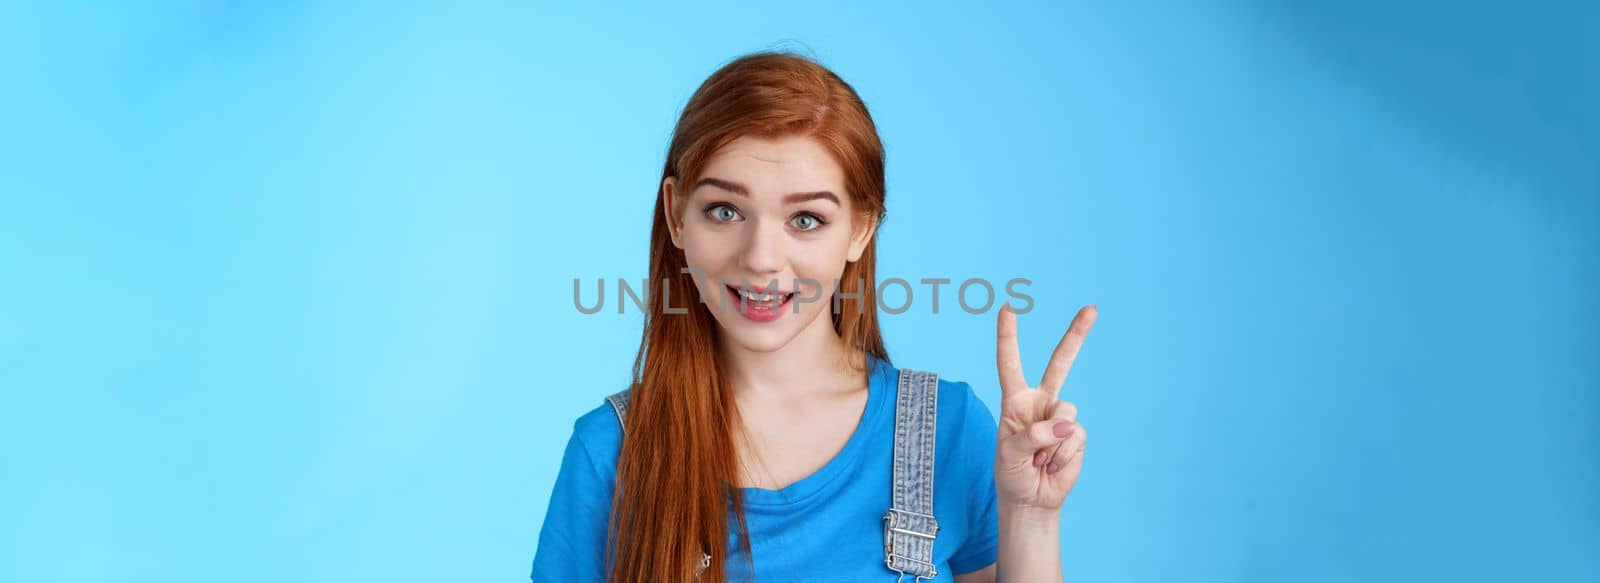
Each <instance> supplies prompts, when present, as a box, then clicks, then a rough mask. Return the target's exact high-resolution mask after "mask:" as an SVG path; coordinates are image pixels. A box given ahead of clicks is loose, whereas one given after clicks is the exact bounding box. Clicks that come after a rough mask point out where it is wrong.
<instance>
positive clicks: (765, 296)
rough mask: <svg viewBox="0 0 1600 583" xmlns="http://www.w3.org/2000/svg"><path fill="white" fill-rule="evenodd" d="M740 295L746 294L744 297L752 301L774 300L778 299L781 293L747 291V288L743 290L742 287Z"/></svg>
mask: <svg viewBox="0 0 1600 583" xmlns="http://www.w3.org/2000/svg"><path fill="white" fill-rule="evenodd" d="M739 295H741V296H744V299H747V300H750V301H752V302H770V301H772V300H775V299H777V298H778V296H779V294H758V293H754V292H749V291H745V290H742V289H741V290H739Z"/></svg>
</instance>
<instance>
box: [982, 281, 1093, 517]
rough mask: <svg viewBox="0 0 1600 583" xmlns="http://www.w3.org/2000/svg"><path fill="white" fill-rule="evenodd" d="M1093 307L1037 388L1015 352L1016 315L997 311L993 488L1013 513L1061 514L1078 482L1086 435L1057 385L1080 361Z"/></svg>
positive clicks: (1078, 319) (1075, 321) (1078, 320)
mask: <svg viewBox="0 0 1600 583" xmlns="http://www.w3.org/2000/svg"><path fill="white" fill-rule="evenodd" d="M1099 313H1100V312H1099V309H1098V308H1097V307H1096V306H1094V305H1093V304H1091V305H1088V306H1084V307H1083V309H1080V310H1078V315H1077V316H1075V317H1073V318H1072V324H1071V325H1070V326H1068V327H1067V333H1066V335H1065V336H1062V337H1061V342H1060V343H1059V344H1057V345H1056V350H1055V352H1054V353H1053V354H1051V355H1050V365H1049V366H1048V367H1046V368H1045V371H1044V379H1043V380H1041V381H1040V382H1039V386H1038V388H1033V387H1030V386H1029V385H1028V381H1027V379H1026V378H1024V377H1023V374H1022V356H1021V355H1020V354H1019V353H1018V351H1017V315H1016V313H1014V312H1012V311H1011V307H1010V304H1007V305H1006V307H1005V308H1002V309H1001V310H1000V321H999V323H998V325H997V326H996V334H995V336H996V337H995V368H996V369H997V370H998V371H999V373H1000V391H1001V394H1002V397H1001V400H1000V427H999V432H998V434H999V435H998V437H999V440H998V443H997V444H996V447H995V460H994V461H995V463H994V485H995V491H996V492H997V494H998V496H999V502H1000V503H1001V504H1002V505H1004V504H1010V505H1011V506H1013V507H1030V508H1037V509H1041V510H1050V511H1056V510H1060V508H1061V503H1062V502H1064V501H1065V500H1066V498H1067V493H1068V492H1071V491H1072V486H1073V485H1074V484H1076V483H1077V482H1078V472H1079V471H1080V470H1082V469H1083V450H1084V444H1085V443H1087V441H1088V438H1089V435H1088V432H1086V431H1084V429H1083V426H1081V425H1078V423H1077V419H1078V408H1077V407H1076V406H1074V405H1073V404H1072V403H1070V402H1067V401H1061V400H1059V399H1057V397H1056V395H1057V394H1058V393H1060V392H1061V384H1062V383H1064V382H1066V380H1067V372H1068V371H1070V370H1072V361H1074V360H1076V359H1077V358H1078V349H1079V348H1082V347H1083V340H1084V338H1086V337H1088V335H1089V329H1090V328H1093V327H1094V321H1095V319H1096V317H1098V315H1099Z"/></svg>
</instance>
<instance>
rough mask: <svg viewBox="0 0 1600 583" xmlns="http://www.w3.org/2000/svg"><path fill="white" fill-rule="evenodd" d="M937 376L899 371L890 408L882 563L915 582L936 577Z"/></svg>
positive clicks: (912, 371)
mask: <svg viewBox="0 0 1600 583" xmlns="http://www.w3.org/2000/svg"><path fill="white" fill-rule="evenodd" d="M938 403H939V375H937V374H934V373H929V372H922V371H915V370H908V369H900V390H899V396H898V397H897V398H896V399H895V404H894V498H893V506H892V507H890V508H889V511H888V512H887V513H885V514H884V515H883V562H884V564H886V565H888V566H889V569H890V570H892V571H894V572H896V573H899V574H900V576H899V577H897V578H896V581H898V580H899V579H901V578H904V577H905V576H906V575H907V574H910V575H913V576H915V577H916V578H917V579H918V580H921V579H932V578H934V577H937V576H939V570H938V568H937V567H936V566H935V565H934V564H933V540H934V537H935V536H937V535H938V534H939V521H938V520H936V519H934V517H933V445H934V444H933V438H934V433H935V432H936V431H937V429H938V423H937V409H938Z"/></svg>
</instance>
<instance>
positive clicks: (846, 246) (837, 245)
mask: <svg viewBox="0 0 1600 583" xmlns="http://www.w3.org/2000/svg"><path fill="white" fill-rule="evenodd" d="M849 255H850V242H849V241H848V240H844V241H827V242H822V241H818V242H816V243H815V244H812V245H799V246H797V248H796V250H795V252H794V254H793V255H792V256H791V257H790V264H791V265H793V266H794V272H795V275H796V276H797V277H806V278H811V279H815V280H817V281H818V282H820V283H822V284H823V286H824V288H827V287H831V286H832V285H833V280H834V279H835V278H838V277H839V275H840V274H842V273H844V266H845V263H846V261H847V260H849V259H850V256H849Z"/></svg>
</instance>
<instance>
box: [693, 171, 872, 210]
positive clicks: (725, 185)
mask: <svg viewBox="0 0 1600 583" xmlns="http://www.w3.org/2000/svg"><path fill="white" fill-rule="evenodd" d="M702 186H715V187H717V188H720V189H722V190H726V191H728V192H731V193H733V194H737V195H739V196H743V197H746V198H748V197H749V196H750V189H748V188H745V186H744V185H743V184H739V183H737V182H729V181H727V180H723V179H721V178H712V177H710V176H707V177H705V178H701V179H700V180H699V181H697V182H695V183H694V189H691V191H690V192H693V191H694V190H698V189H699V188H700V187H702ZM818 199H822V200H831V201H833V204H835V205H838V206H844V205H843V204H842V203H840V202H839V197H838V196H835V195H834V194H833V192H832V191H827V190H818V191H816V192H793V193H789V194H786V195H783V202H786V203H799V202H806V201H808V200H818Z"/></svg>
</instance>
